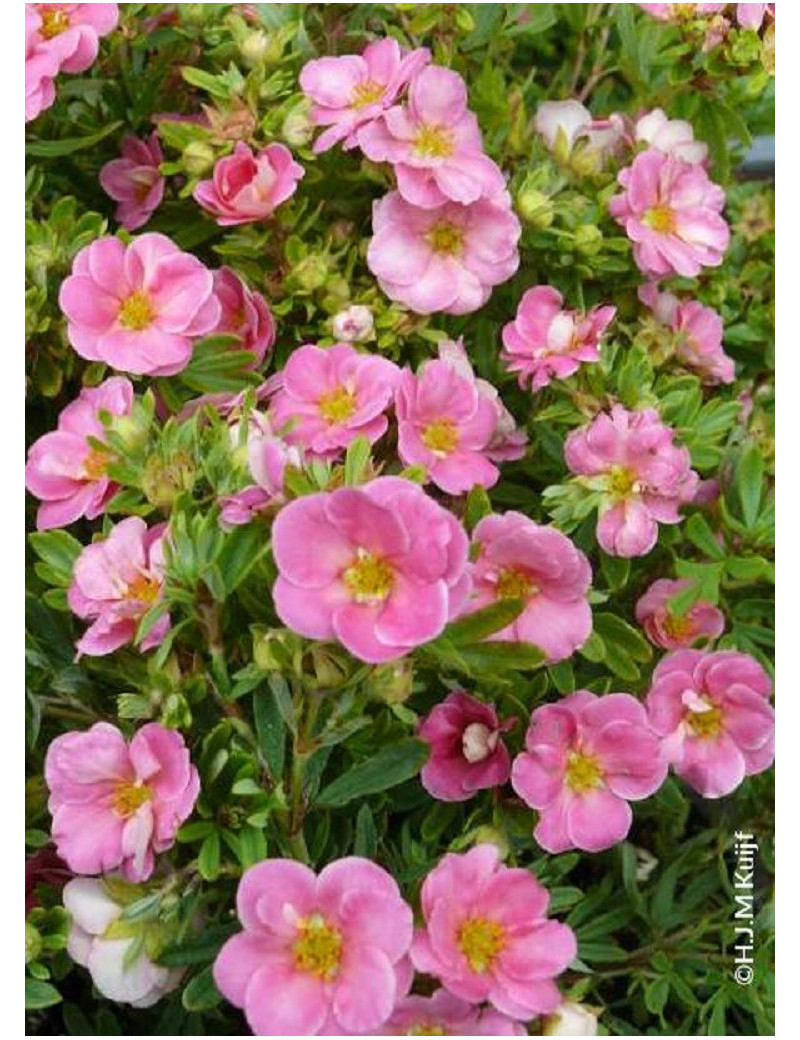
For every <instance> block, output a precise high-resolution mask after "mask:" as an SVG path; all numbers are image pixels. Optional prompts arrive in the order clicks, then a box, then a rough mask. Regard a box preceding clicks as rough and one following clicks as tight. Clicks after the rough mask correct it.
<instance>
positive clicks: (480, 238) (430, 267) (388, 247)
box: [367, 191, 521, 314]
mask: <svg viewBox="0 0 800 1040" xmlns="http://www.w3.org/2000/svg"><path fill="white" fill-rule="evenodd" d="M372 226H373V231H374V235H373V237H372V241H371V242H370V244H369V250H368V252H367V263H368V264H369V269H370V271H372V273H373V274H374V275H375V276H376V278H377V279H378V282H379V284H380V287H381V289H383V291H384V292H385V293H386V295H387V296H388V297H389V298H390V299H392V300H397V301H398V302H399V303H402V304H404V305H405V306H406V307H408V308H409V309H410V310H412V311H415V312H416V313H417V314H432V313H433V312H434V311H443V312H444V313H445V314H469V312H470V311H475V310H477V309H478V308H479V307H482V306H483V305H484V303H486V301H487V300H488V299H489V297H490V296H491V293H492V289H493V287H494V286H495V285H499V284H500V283H501V282H505V281H507V280H508V279H509V278H510V277H511V276H512V275H513V274H514V272H515V271H516V270H517V268H518V267H519V253H518V252H517V242H518V241H519V236H520V233H521V228H520V224H519V221H518V220H517V218H516V216H515V215H514V213H513V212H512V210H511V207H510V204H509V201H508V196H507V195H506V194H505V193H503V194H502V195H499V196H497V198H494V199H481V200H480V201H479V202H474V203H472V204H471V205H469V206H462V205H460V204H459V203H457V202H447V203H445V204H444V205H442V206H437V207H435V208H433V209H420V208H418V207H417V206H412V205H411V204H410V203H409V202H406V201H405V199H404V198H403V197H402V196H401V195H400V193H399V192H396V191H393V192H390V193H389V194H388V195H386V196H385V197H384V198H382V199H378V200H377V201H376V202H375V203H374V206H373V211H372Z"/></svg>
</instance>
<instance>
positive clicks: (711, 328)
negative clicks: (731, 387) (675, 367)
mask: <svg viewBox="0 0 800 1040" xmlns="http://www.w3.org/2000/svg"><path fill="white" fill-rule="evenodd" d="M639 299H640V300H641V301H642V303H646V304H647V306H648V307H650V308H651V309H652V311H653V316H654V317H655V318H656V319H657V320H658V321H659V322H661V324H663V325H666V326H667V327H668V328H671V329H672V330H673V332H674V333H675V336H674V339H673V342H672V347H673V350H674V351H675V356H676V357H677V358H678V359H679V360H680V361H682V362H683V363H684V364H685V365H688V366H689V368H692V369H694V370H695V371H696V372H698V373H699V374H700V375H701V377H702V379H703V382H704V383H706V384H708V385H710V386H714V385H715V384H717V383H732V382H733V381H734V379H735V378H736V366H735V365H734V362H733V359H732V358H730V357H728V355H727V354H726V353H725V349H724V347H723V345H722V337H723V334H724V327H723V324H722V318H721V317H720V316H719V314H718V313H717V312H716V311H715V310H714V309H713V308H712V307H706V306H705V305H704V304H702V303H700V302H699V301H698V300H680V299H678V297H677V296H675V295H674V294H673V293H670V292H659V290H658V286H656V285H653V284H652V283H651V284H649V285H643V286H641V287H640V289H639Z"/></svg>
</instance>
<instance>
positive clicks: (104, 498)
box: [25, 376, 133, 531]
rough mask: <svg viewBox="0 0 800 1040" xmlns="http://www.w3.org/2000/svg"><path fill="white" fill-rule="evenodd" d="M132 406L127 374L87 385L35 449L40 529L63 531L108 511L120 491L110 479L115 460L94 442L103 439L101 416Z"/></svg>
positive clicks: (30, 483)
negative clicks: (69, 526)
mask: <svg viewBox="0 0 800 1040" xmlns="http://www.w3.org/2000/svg"><path fill="white" fill-rule="evenodd" d="M132 406H133V387H132V386H131V384H130V382H129V381H128V380H127V379H125V378H123V377H122V376H115V377H113V378H112V379H107V380H106V381H105V382H104V383H101V384H100V386H98V387H85V388H84V389H83V390H81V392H80V394H79V396H78V397H77V398H76V400H74V401H72V403H71V404H68V405H67V406H66V408H64V409H63V411H62V412H61V414H60V415H59V417H58V429H57V430H54V431H53V432H52V433H46V434H45V435H44V436H43V437H40V438H39V439H38V440H37V441H34V443H33V444H32V445H31V447H30V451H29V452H28V463H27V465H26V466H25V486H26V487H27V489H28V491H30V493H31V494H32V495H35V496H36V497H37V498H38V499H39V500H40V501H41V503H42V504H41V505H40V506H39V511H38V513H37V514H36V527H37V528H38V529H39V530H40V531H46V530H48V529H49V528H51V527H64V526H66V525H67V524H71V523H72V522H73V521H74V520H77V519H78V517H81V516H85V517H86V518H87V520H94V518H95V517H96V516H99V515H100V514H101V513H102V512H103V510H104V509H105V506H106V503H107V502H108V501H109V499H110V498H111V497H112V496H113V495H114V494H115V493H116V491H117V485H116V484H114V483H113V481H111V480H110V479H109V476H108V466H109V464H110V463H111V461H112V457H113V456H112V454H111V453H110V452H108V451H106V450H105V449H104V448H102V447H100V445H99V444H92V443H90V440H89V438H91V439H92V440H93V441H97V442H102V441H103V440H104V437H105V432H106V428H105V426H104V425H103V423H102V422H101V420H100V413H101V412H106V413H108V414H109V415H116V416H121V415H130V412H131V408H132Z"/></svg>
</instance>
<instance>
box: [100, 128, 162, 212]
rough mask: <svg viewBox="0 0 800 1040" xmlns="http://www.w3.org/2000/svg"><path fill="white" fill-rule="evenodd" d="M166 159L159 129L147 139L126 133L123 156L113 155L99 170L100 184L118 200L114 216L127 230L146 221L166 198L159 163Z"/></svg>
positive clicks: (108, 193) (107, 193)
mask: <svg viewBox="0 0 800 1040" xmlns="http://www.w3.org/2000/svg"><path fill="white" fill-rule="evenodd" d="M163 161H164V155H163V153H162V151H161V144H160V142H159V140H158V132H157V131H156V130H154V131H153V133H152V134H150V137H149V138H147V139H146V140H145V139H143V138H141V137H134V136H130V137H126V138H125V140H124V141H123V142H122V158H121V159H112V160H111V161H110V162H107V163H106V164H105V166H104V167H103V168H102V170H101V171H100V186H101V187H102V189H103V191H104V192H105V193H106V195H110V196H111V198H112V199H114V201H115V202H118V203H119V205H118V206H117V208H116V210H115V211H114V216H115V217H116V219H117V220H118V221H119V223H120V224H122V226H123V227H124V228H125V229H126V230H127V231H135V230H136V229H137V228H140V227H141V226H142V224H146V223H147V221H148V220H149V219H150V217H151V216H152V215H153V213H155V211H156V210H157V209H158V207H159V206H160V205H161V200H162V199H163V198H164V184H165V183H166V182H165V180H164V177H163V176H162V174H161V171H160V170H159V166H160V165H161V163H162V162H163Z"/></svg>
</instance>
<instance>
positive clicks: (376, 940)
mask: <svg viewBox="0 0 800 1040" xmlns="http://www.w3.org/2000/svg"><path fill="white" fill-rule="evenodd" d="M236 908H237V912H238V915H239V920H240V921H241V923H242V925H243V926H244V931H243V932H240V933H239V934H238V935H234V936H233V938H231V939H228V941H227V942H226V943H225V945H224V946H223V947H222V949H221V951H220V953H219V955H218V957H217V959H216V961H215V962H214V981H215V982H216V984H217V986H218V987H219V989H220V990H221V992H222V993H223V994H224V996H225V997H226V998H227V999H228V1000H229V1001H230V1002H231V1003H232V1004H234V1005H235V1006H236V1007H240V1008H243V1009H244V1013H245V1015H246V1017H247V1021H248V1024H249V1025H250V1028H251V1029H252V1031H253V1033H254V1034H255V1035H256V1036H317V1035H323V1034H324V1035H330V1036H342V1035H345V1036H350V1035H357V1034H359V1033H367V1034H369V1033H372V1032H374V1031H375V1030H376V1029H378V1027H380V1026H382V1025H383V1024H384V1022H386V1021H387V1019H388V1018H389V1016H390V1015H391V1013H392V1010H393V1009H394V1006H395V1001H396V998H397V996H398V995H402V994H400V993H398V979H397V969H398V968H399V966H400V962H402V960H403V959H404V958H405V956H406V954H407V953H408V948H409V945H410V943H411V935H412V914H411V908H410V907H409V906H407V905H406V903H405V902H403V899H402V897H401V895H400V891H399V889H398V887H397V884H396V882H395V881H394V879H393V878H392V877H391V876H390V875H389V874H387V872H386V871H385V870H383V869H382V868H381V867H379V866H377V864H375V863H371V862H370V861H369V860H366V859H361V858H360V857H358V856H350V857H348V858H346V859H340V860H337V861H336V862H335V863H331V864H329V865H328V866H327V867H325V869H324V870H323V871H322V872H321V873H320V875H319V877H317V876H316V875H315V874H314V873H313V871H312V870H310V869H309V868H308V867H306V866H303V865H302V864H300V863H295V862H292V861H291V860H283V859H268V860H265V861H264V862H263V863H259V864H257V866H255V867H251V868H250V869H249V870H248V871H246V872H245V874H244V876H243V878H242V880H241V882H240V883H239V891H238V893H237V896H236Z"/></svg>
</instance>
